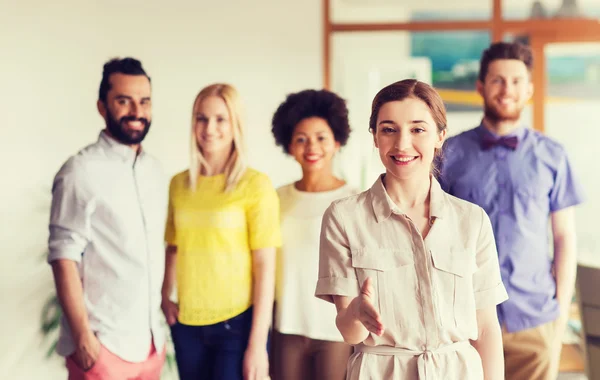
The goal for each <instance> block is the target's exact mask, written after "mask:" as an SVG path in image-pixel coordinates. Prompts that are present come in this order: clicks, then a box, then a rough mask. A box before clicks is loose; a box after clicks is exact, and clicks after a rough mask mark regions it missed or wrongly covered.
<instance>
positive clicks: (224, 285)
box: [165, 169, 281, 326]
mask: <svg viewBox="0 0 600 380" xmlns="http://www.w3.org/2000/svg"><path fill="white" fill-rule="evenodd" d="M224 188H225V175H224V174H221V175H216V176H212V177H204V176H200V177H198V184H197V187H196V191H192V190H191V189H190V187H189V171H188V170H186V171H184V172H182V173H179V174H177V175H175V176H174V177H173V179H172V180H171V185H170V188H169V213H168V218H167V227H166V231H165V241H166V242H167V244H169V245H174V246H177V294H178V300H179V322H181V323H183V324H186V325H194V326H204V325H210V324H214V323H218V322H222V321H225V320H227V319H230V318H232V317H234V316H236V315H238V314H240V313H242V312H244V311H245V310H247V309H248V308H249V307H250V306H251V305H252V250H256V249H260V248H269V247H279V246H280V245H281V237H280V232H279V199H278V197H277V193H276V192H275V189H274V188H273V186H272V185H271V181H270V180H269V178H268V177H267V176H266V175H265V174H263V173H260V172H258V171H256V170H253V169H247V170H246V173H245V174H244V175H243V177H242V178H241V180H240V182H239V183H238V185H237V187H236V188H235V189H234V190H232V191H230V192H227V193H225V192H224V191H223V189H224Z"/></svg>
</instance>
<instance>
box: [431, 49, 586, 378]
mask: <svg viewBox="0 0 600 380" xmlns="http://www.w3.org/2000/svg"><path fill="white" fill-rule="evenodd" d="M532 64H533V59H532V54H531V51H530V50H529V48H528V47H527V46H524V45H521V44H516V43H515V44H511V43H504V42H500V43H495V44H493V45H491V46H490V47H489V48H488V49H487V50H485V51H484V52H483V55H482V58H481V62H480V71H479V79H478V80H477V91H478V92H479V94H480V95H481V97H482V98H483V102H484V117H483V120H482V122H481V125H479V126H478V127H476V128H474V129H471V130H468V131H466V132H463V133H461V134H459V135H457V136H454V137H452V138H450V139H448V140H447V142H446V144H445V147H444V154H443V158H442V161H443V162H441V165H440V166H441V173H440V177H441V178H440V182H441V183H442V186H443V188H444V189H445V190H446V191H447V192H449V193H450V194H453V195H455V196H457V197H459V198H463V199H465V200H468V201H470V202H473V203H476V204H478V205H479V206H481V207H482V208H483V209H484V210H485V211H486V212H487V213H488V215H489V217H490V219H491V221H492V225H493V228H494V234H495V238H496V245H497V248H498V255H499V262H500V267H501V273H502V280H503V282H504V285H505V287H506V290H507V291H508V294H509V299H508V301H506V302H504V303H503V304H501V305H499V306H498V318H499V319H500V323H501V325H502V332H503V341H504V356H505V367H506V368H505V376H506V379H511V380H512V379H516V380H519V379H548V380H550V379H556V376H557V374H558V362H559V358H560V350H561V347H562V337H563V334H564V331H565V328H566V323H567V320H568V314H569V306H570V304H571V299H572V296H573V290H574V287H575V273H576V237H575V217H574V210H573V209H574V206H575V205H578V204H580V203H581V202H582V201H583V194H582V191H581V188H580V186H579V184H578V183H577V181H576V179H575V177H574V175H573V172H572V170H571V166H570V164H569V161H568V159H567V154H566V152H565V150H564V148H563V147H562V146H561V145H560V144H559V143H558V142H556V141H554V140H552V139H550V138H548V137H547V136H544V135H543V134H541V133H538V132H536V131H533V130H531V129H528V128H526V126H525V125H523V122H522V121H521V113H522V111H523V108H524V107H525V105H526V104H527V102H528V101H529V100H530V98H531V95H532V94H533V84H532V83H531V69H532ZM549 221H550V223H551V226H552V239H553V242H554V244H553V251H554V252H553V253H554V255H553V257H552V255H551V254H550V252H549V251H550V248H549V245H548V241H549V236H548V222H549ZM465 249H470V247H465Z"/></svg>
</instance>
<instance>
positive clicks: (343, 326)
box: [335, 297, 369, 345]
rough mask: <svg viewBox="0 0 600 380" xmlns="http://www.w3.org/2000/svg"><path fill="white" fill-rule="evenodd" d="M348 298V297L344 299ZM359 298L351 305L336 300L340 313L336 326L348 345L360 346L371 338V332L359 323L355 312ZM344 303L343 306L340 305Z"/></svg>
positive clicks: (336, 319)
mask: <svg viewBox="0 0 600 380" xmlns="http://www.w3.org/2000/svg"><path fill="white" fill-rule="evenodd" d="M344 298H346V297H344ZM356 302H358V298H354V299H353V300H352V301H351V302H350V303H348V304H346V302H343V301H340V300H336V305H338V313H337V316H336V318H335V325H336V326H337V328H338V330H339V331H340V333H341V334H342V337H343V338H344V342H346V343H348V344H352V345H354V344H359V343H361V342H363V341H364V340H365V339H367V337H368V336H369V331H368V330H367V329H366V328H365V326H364V325H363V324H362V323H361V322H360V321H359V319H358V318H357V316H356V315H355V313H354V312H353V310H355V309H356V306H355V303H356ZM340 303H342V305H339V304H340Z"/></svg>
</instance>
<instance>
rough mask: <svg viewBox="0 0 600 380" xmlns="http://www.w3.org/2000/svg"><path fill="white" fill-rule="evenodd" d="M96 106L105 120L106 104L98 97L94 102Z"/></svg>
mask: <svg viewBox="0 0 600 380" xmlns="http://www.w3.org/2000/svg"><path fill="white" fill-rule="evenodd" d="M96 107H97V108H98V112H99V113H100V115H101V116H102V118H103V119H104V120H106V115H107V111H106V105H105V104H104V102H103V101H102V100H100V99H98V101H97V102H96Z"/></svg>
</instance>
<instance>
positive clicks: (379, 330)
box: [358, 277, 385, 336]
mask: <svg viewBox="0 0 600 380" xmlns="http://www.w3.org/2000/svg"><path fill="white" fill-rule="evenodd" d="M360 293H361V295H360V297H361V302H360V304H359V307H358V311H359V320H360V322H361V323H362V324H363V325H364V326H365V328H366V329H367V330H368V331H369V332H372V333H373V334H376V335H379V336H381V335H383V331H384V329H385V328H384V326H383V321H382V319H381V316H380V315H379V312H377V309H376V308H375V306H374V305H373V302H372V301H371V300H372V298H373V296H374V293H375V292H374V289H373V280H372V279H371V278H370V277H367V278H366V279H365V281H364V282H363V284H362V286H361V289H360Z"/></svg>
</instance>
